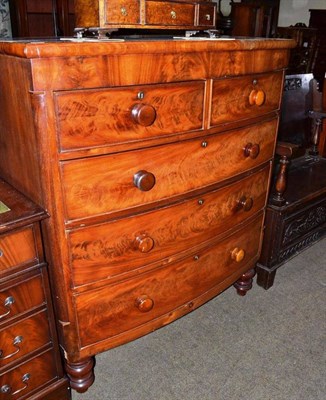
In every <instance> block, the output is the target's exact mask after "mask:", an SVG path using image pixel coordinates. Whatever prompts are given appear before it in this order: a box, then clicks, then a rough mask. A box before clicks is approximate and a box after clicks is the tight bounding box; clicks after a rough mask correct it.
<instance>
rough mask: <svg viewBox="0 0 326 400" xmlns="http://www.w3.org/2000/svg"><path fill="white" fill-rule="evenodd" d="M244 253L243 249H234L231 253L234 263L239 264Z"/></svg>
mask: <svg viewBox="0 0 326 400" xmlns="http://www.w3.org/2000/svg"><path fill="white" fill-rule="evenodd" d="M244 256H245V251H244V250H243V249H239V248H238V247H236V248H234V249H233V250H232V251H231V258H232V260H234V261H236V262H240V261H242V260H243V259H244Z"/></svg>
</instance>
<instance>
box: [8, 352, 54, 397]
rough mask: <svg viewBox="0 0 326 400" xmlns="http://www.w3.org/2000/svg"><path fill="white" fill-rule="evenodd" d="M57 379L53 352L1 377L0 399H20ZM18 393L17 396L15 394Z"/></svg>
mask: <svg viewBox="0 0 326 400" xmlns="http://www.w3.org/2000/svg"><path fill="white" fill-rule="evenodd" d="M56 377H57V371H56V368H55V360H54V354H53V350H52V349H51V350H49V351H47V352H46V353H43V354H42V355H40V356H38V357H35V358H33V359H32V360H30V361H28V362H26V363H24V364H21V365H19V366H18V367H17V368H14V369H12V370H10V371H8V372H7V373H4V374H2V375H0V393H1V395H0V399H1V400H6V399H20V398H23V397H24V396H26V395H27V394H28V393H31V392H32V391H34V390H36V389H37V388H39V387H41V386H44V385H45V384H47V383H49V382H51V381H52V380H54V379H55V378H56ZM14 393H16V394H14ZM24 398H25V397H24Z"/></svg>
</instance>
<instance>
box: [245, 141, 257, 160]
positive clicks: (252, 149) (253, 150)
mask: <svg viewBox="0 0 326 400" xmlns="http://www.w3.org/2000/svg"><path fill="white" fill-rule="evenodd" d="M259 152H260V146H259V144H257V143H256V144H252V143H248V144H247V145H246V147H245V148H244V155H245V157H250V158H253V159H254V158H257V157H258V154H259Z"/></svg>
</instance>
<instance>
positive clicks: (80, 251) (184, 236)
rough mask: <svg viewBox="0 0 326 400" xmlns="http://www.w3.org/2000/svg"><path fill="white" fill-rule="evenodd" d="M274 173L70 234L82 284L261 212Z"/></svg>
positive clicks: (135, 265) (75, 274) (75, 277)
mask: <svg viewBox="0 0 326 400" xmlns="http://www.w3.org/2000/svg"><path fill="white" fill-rule="evenodd" d="M269 169H270V167H269V166H267V167H265V168H264V169H263V170H261V171H259V172H257V173H255V174H253V175H251V176H249V177H247V178H245V179H242V180H241V181H239V182H236V183H234V184H232V185H229V186H227V187H225V188H223V189H220V190H217V191H214V192H211V193H208V194H205V195H203V196H199V197H196V198H194V199H191V200H188V201H183V202H181V203H178V204H176V205H173V206H170V207H165V208H161V209H159V210H155V211H152V212H151V213H145V214H140V215H136V216H134V217H132V218H125V219H122V220H118V221H113V222H111V223H105V224H101V225H97V226H93V227H89V228H83V229H78V230H75V231H71V232H70V233H69V239H68V240H69V247H70V259H71V265H72V271H73V280H74V284H75V285H76V286H79V285H84V284H87V283H91V282H95V281H98V280H101V279H108V278H110V277H113V276H115V275H119V274H123V273H126V272H128V271H130V270H134V269H136V268H139V267H144V266H146V265H148V264H150V263H152V262H155V261H159V260H161V262H162V263H166V260H164V258H166V257H170V256H172V255H173V254H176V253H178V252H183V251H186V250H188V249H189V248H190V247H193V246H195V245H198V244H199V243H203V242H205V241H209V240H211V239H212V238H214V236H216V235H218V234H221V233H223V232H225V231H227V230H228V229H230V228H231V227H233V226H235V225H238V224H239V223H241V222H243V221H244V220H245V219H246V218H249V217H251V216H252V215H253V214H255V213H257V212H258V211H259V210H261V209H262V208H263V207H264V205H265V202H266V196H267V186H268V182H269Z"/></svg>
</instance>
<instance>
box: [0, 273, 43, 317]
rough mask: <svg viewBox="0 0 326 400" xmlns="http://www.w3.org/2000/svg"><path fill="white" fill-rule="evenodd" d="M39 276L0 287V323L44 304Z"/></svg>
mask: <svg viewBox="0 0 326 400" xmlns="http://www.w3.org/2000/svg"><path fill="white" fill-rule="evenodd" d="M42 284H43V281H42V276H41V275H36V276H34V277H31V278H28V279H26V280H24V281H21V282H19V283H17V282H16V283H11V282H10V281H8V282H6V283H2V284H1V285H0V322H4V321H7V320H9V319H11V318H12V317H16V316H18V315H20V314H23V313H25V312H27V311H28V310H31V309H33V308H36V307H40V306H41V305H43V304H45V297H44V291H43V286H42Z"/></svg>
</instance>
